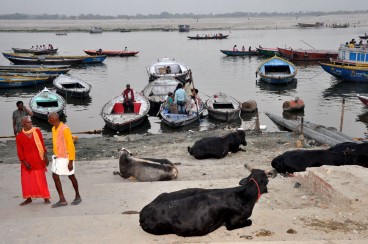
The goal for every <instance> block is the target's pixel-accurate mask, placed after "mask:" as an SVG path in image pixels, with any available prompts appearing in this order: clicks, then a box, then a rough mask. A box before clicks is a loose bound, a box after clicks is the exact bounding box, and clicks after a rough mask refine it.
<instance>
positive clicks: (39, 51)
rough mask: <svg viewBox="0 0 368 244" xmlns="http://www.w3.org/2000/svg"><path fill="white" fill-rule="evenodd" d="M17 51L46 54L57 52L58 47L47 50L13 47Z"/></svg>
mask: <svg viewBox="0 0 368 244" xmlns="http://www.w3.org/2000/svg"><path fill="white" fill-rule="evenodd" d="M12 49H13V51H14V52H15V53H32V54H35V55H44V54H55V53H57V51H58V49H57V48H54V49H46V50H34V49H26V48H15V47H13V48H12Z"/></svg>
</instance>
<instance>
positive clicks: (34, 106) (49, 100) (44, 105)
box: [29, 88, 66, 120]
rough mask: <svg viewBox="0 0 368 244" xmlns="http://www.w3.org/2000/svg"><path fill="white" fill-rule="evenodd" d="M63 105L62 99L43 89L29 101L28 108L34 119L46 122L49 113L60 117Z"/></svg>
mask: <svg viewBox="0 0 368 244" xmlns="http://www.w3.org/2000/svg"><path fill="white" fill-rule="evenodd" d="M65 104H66V102H65V100H64V98H63V97H61V96H60V95H58V94H56V93H54V92H51V91H49V90H48V89H47V88H45V89H43V90H42V91H40V92H39V93H37V94H36V95H35V96H34V97H33V98H32V99H31V100H30V101H29V108H30V109H31V110H32V112H33V116H34V117H37V118H38V119H41V120H47V119H48V114H49V113H52V112H55V113H58V114H59V115H62V114H63V113H64V108H65Z"/></svg>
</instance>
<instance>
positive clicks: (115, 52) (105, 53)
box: [83, 49, 139, 57]
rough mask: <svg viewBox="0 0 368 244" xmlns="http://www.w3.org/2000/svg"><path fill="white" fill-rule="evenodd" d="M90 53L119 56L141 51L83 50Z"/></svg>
mask: <svg viewBox="0 0 368 244" xmlns="http://www.w3.org/2000/svg"><path fill="white" fill-rule="evenodd" d="M83 51H84V52H85V53H86V54H88V55H106V56H119V57H129V56H135V55H136V54H137V53H139V51H125V50H103V49H96V50H83Z"/></svg>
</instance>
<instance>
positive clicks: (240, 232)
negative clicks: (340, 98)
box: [0, 130, 368, 243]
mask: <svg viewBox="0 0 368 244" xmlns="http://www.w3.org/2000/svg"><path fill="white" fill-rule="evenodd" d="M226 133H229V130H214V131H201V132H195V133H191V132H189V131H188V132H186V133H171V134H162V135H150V134H146V135H135V134H131V135H126V136H119V137H110V138H79V140H78V142H77V143H76V148H77V158H78V162H77V173H76V175H77V178H78V180H79V184H80V191H81V195H82V198H83V202H82V203H81V204H80V205H78V206H67V207H63V208H59V209H51V208H50V207H49V206H45V205H44V204H43V203H42V201H41V200H37V199H36V200H34V202H33V203H31V204H29V205H27V206H24V207H20V206H18V204H19V203H20V202H21V201H22V195H21V188H20V180H19V179H20V175H19V165H18V161H17V158H16V156H15V155H16V151H15V142H14V140H8V141H1V142H0V155H2V156H1V163H0V192H1V194H0V205H1V208H0V241H2V242H3V243H24V242H27V243H35V242H37V243H40V242H41V243H43V242H46V241H50V242H52V243H62V242H64V243H65V242H70V243H87V242H93V243H101V242H102V241H110V242H118V241H119V242H121V241H122V240H123V241H124V242H126V243H214V242H246V241H247V242H248V241H251V242H259V243H260V242H263V241H289V243H296V242H305V243H347V242H351V243H367V240H368V220H367V216H368V211H367V208H366V206H367V204H368V197H367V195H368V194H367V193H368V190H367V189H366V186H367V183H368V181H363V183H362V181H361V179H363V178H365V179H368V170H367V169H363V168H360V167H354V166H350V167H347V168H341V167H337V168H339V169H340V170H342V171H337V170H335V169H330V168H328V169H326V171H323V174H324V175H325V176H326V177H327V176H328V177H330V178H328V179H329V180H330V179H331V181H329V184H331V185H332V187H333V188H334V187H335V186H336V190H337V191H333V192H332V193H333V195H334V196H328V195H325V194H321V192H320V191H313V190H311V189H310V188H309V187H308V183H307V182H304V181H302V178H299V177H283V176H280V175H278V176H276V177H275V178H271V179H270V182H269V184H268V190H269V193H267V194H263V195H262V197H261V199H260V201H259V202H258V203H257V204H256V206H255V209H254V211H253V215H252V217H251V219H252V220H253V225H252V226H250V227H246V228H241V229H237V230H234V231H227V230H226V228H225V227H221V228H219V229H218V230H216V231H214V232H212V233H210V234H209V235H206V236H203V237H191V238H182V237H178V236H176V235H164V236H154V235H150V234H147V233H145V232H144V231H143V230H142V229H141V228H140V226H139V221H138V219H139V215H138V213H139V211H140V210H141V209H142V208H143V207H144V206H145V205H146V204H148V203H149V202H151V201H152V200H153V199H154V198H155V197H156V196H157V195H158V194H160V193H162V192H171V191H175V190H180V189H185V188H190V187H203V188H226V187H233V186H236V185H237V184H238V182H239V180H240V179H242V178H244V177H245V176H247V175H248V174H249V170H247V169H246V168H245V167H244V164H245V163H246V164H248V165H250V166H251V167H254V168H261V169H271V166H270V162H271V160H272V159H273V158H274V157H275V156H277V155H279V154H281V153H282V152H284V151H286V150H289V149H295V145H296V141H297V140H298V136H296V135H293V134H292V133H289V132H278V133H263V134H254V133H250V132H247V143H248V145H247V146H246V147H243V148H244V149H245V151H241V152H238V153H235V154H229V155H228V156H227V157H225V158H223V159H219V160H213V159H208V160H196V159H194V158H193V157H192V156H190V155H189V154H188V152H187V146H191V145H193V143H194V142H195V141H196V140H197V139H199V138H202V137H205V136H209V135H224V134H226ZM46 138H47V137H46ZM50 143H51V140H50V139H49V138H47V139H46V144H47V147H48V148H49V149H50V150H51V144H50ZM122 147H125V148H127V149H129V150H130V151H131V152H133V153H134V154H135V156H137V157H157V158H168V159H169V160H171V161H172V162H173V163H176V164H177V167H178V170H179V177H178V179H177V180H174V181H168V182H137V181H132V180H128V179H123V178H121V177H120V176H118V175H114V174H113V172H114V171H116V170H118V156H117V150H118V149H119V148H122ZM354 172H356V173H354ZM322 177H324V176H322ZM331 177H332V178H331ZM349 177H350V178H349ZM47 178H48V182H49V188H50V192H51V195H52V202H56V201H57V200H58V197H57V192H56V190H55V187H54V185H53V181H52V178H51V173H50V172H48V173H47ZM296 182H299V183H301V186H300V187H297V188H296V187H295V184H296ZM338 185H341V186H344V187H348V186H352V188H344V190H339V188H337V186H338ZM63 186H64V191H65V195H66V198H67V200H69V201H71V200H72V198H73V189H72V187H71V184H70V182H69V181H68V180H67V178H66V179H63ZM339 191H340V192H339ZM346 193H347V195H345V194H346ZM339 196H340V197H339ZM341 196H342V197H341ZM76 230H78V231H76ZM65 233H67V234H65Z"/></svg>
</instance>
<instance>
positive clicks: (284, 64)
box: [256, 56, 298, 84]
mask: <svg viewBox="0 0 368 244" xmlns="http://www.w3.org/2000/svg"><path fill="white" fill-rule="evenodd" d="M297 73H298V68H297V67H296V66H295V65H294V64H292V63H291V62H289V61H287V60H285V59H283V58H280V57H277V56H275V57H272V58H270V59H267V60H266V61H264V62H263V63H262V64H261V65H259V66H258V68H257V71H256V76H257V75H258V74H259V76H260V77H261V79H262V80H263V81H265V82H267V83H270V84H287V83H290V82H292V81H293V80H294V78H295V76H296V74H297Z"/></svg>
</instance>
